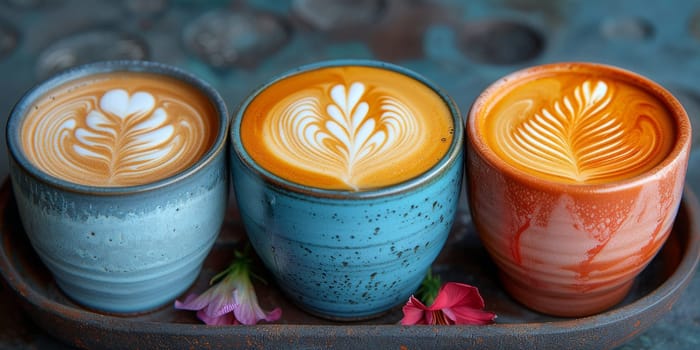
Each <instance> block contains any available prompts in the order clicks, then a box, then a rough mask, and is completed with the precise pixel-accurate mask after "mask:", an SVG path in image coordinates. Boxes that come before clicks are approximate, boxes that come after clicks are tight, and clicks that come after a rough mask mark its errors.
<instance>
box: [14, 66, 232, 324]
mask: <svg viewBox="0 0 700 350" xmlns="http://www.w3.org/2000/svg"><path fill="white" fill-rule="evenodd" d="M112 71H136V72H140V71H147V72H154V73H157V74H164V75H168V76H172V77H176V78H177V79H182V80H183V81H185V82H188V83H190V84H193V85H194V86H196V87H197V88H198V89H200V90H201V91H202V92H203V93H204V94H206V95H207V96H209V97H210V98H211V101H212V103H213V104H214V106H215V108H216V110H217V113H218V118H219V119H218V120H219V122H220V128H219V131H218V134H217V136H216V140H215V142H214V146H213V147H212V148H211V149H209V150H208V151H207V152H206V153H205V154H204V156H203V157H202V158H201V159H200V160H199V161H197V162H196V163H195V164H194V165H193V166H191V167H189V168H187V169H185V170H183V171H181V172H180V173H178V174H176V175H174V176H170V177H167V178H165V179H163V180H159V181H156V182H153V183H148V184H144V185H138V186H128V187H95V186H86V185H77V184H74V183H70V182H67V181H64V180H61V179H58V178H55V177H52V176H50V175H47V174H46V173H44V172H42V171H40V170H39V169H38V168H36V167H35V166H33V165H32V164H31V163H30V162H28V160H27V159H26V158H25V157H24V156H23V154H22V152H21V146H20V144H19V137H20V131H19V130H20V126H21V120H22V118H23V115H24V114H25V111H26V110H27V108H31V106H32V101H33V100H34V99H36V98H37V96H40V95H42V94H43V93H44V92H45V91H47V90H49V89H51V88H52V87H54V86H57V85H59V84H61V83H62V82H65V81H68V80H71V79H76V78H80V77H84V76H86V75H90V74H93V73H96V72H112ZM227 135H228V115H227V111H226V107H225V105H224V102H223V100H222V99H221V97H220V96H219V95H218V93H217V92H216V91H214V90H213V89H212V88H211V87H209V86H208V85H206V84H205V83H204V82H202V81H201V80H199V79H197V78H195V77H193V76H191V75H189V74H187V73H185V72H183V71H181V70H179V69H176V68H173V67H169V66H166V65H163V64H158V63H151V62H142V61H114V62H100V63H95V64H90V65H86V66H82V67H78V68H75V69H72V70H70V71H67V72H65V73H63V74H60V75H58V76H56V77H54V78H52V79H50V80H48V81H46V82H44V83H42V84H41V85H39V86H37V87H36V88H34V89H32V90H30V91H29V92H28V93H27V94H26V95H25V96H24V97H23V98H22V99H21V100H20V101H19V102H18V103H17V105H16V106H15V108H14V110H13V112H12V115H11V116H10V119H9V122H8V125H7V142H8V147H9V150H10V176H11V180H12V187H13V191H14V194H15V197H16V201H17V206H18V209H19V214H20V218H21V221H22V225H23V227H24V230H25V231H26V232H27V235H28V237H29V239H30V241H31V244H32V246H33V247H34V249H35V250H36V252H37V253H38V255H39V257H40V258H41V259H42V261H43V262H44V264H45V265H46V266H47V267H48V268H49V270H50V271H51V272H52V274H53V275H54V278H55V279H56V283H57V284H58V285H59V286H60V288H61V289H62V290H63V291H64V292H65V293H66V294H67V295H68V296H69V297H70V298H72V299H73V300H74V301H76V302H78V303H79V304H81V305H83V306H86V307H88V308H91V309H95V310H98V311H103V312H110V313H137V312H144V311H147V310H151V309H154V308H156V307H159V306H162V305H164V304H166V303H169V302H171V301H172V300H173V299H174V298H175V297H177V296H178V295H180V294H181V293H183V292H184V291H185V290H186V289H187V288H188V287H189V286H190V285H191V284H192V282H193V281H194V280H195V279H196V277H197V275H198V273H199V271H200V269H201V266H202V262H203V260H204V258H205V257H206V256H207V254H208V252H209V251H210V249H211V247H212V245H213V243H214V241H215V239H216V237H217V235H218V233H219V230H220V227H221V225H222V223H223V218H224V212H225V207H226V203H227V197H228V183H229V180H228V166H227V156H226V147H225V146H226V140H227Z"/></svg>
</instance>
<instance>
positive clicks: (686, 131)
mask: <svg viewBox="0 0 700 350" xmlns="http://www.w3.org/2000/svg"><path fill="white" fill-rule="evenodd" d="M467 132H468V134H467V135H468V138H467V141H466V143H467V154H468V157H467V160H466V163H467V164H466V168H467V177H468V194H469V204H470V208H471V213H472V217H473V221H474V224H475V226H476V229H477V231H478V233H479V235H480V237H481V240H482V242H483V243H484V246H485V247H486V249H487V250H488V252H489V254H490V256H491V257H492V258H493V260H494V262H495V263H496V265H497V266H498V268H499V271H500V276H501V281H502V283H503V286H504V287H505V289H506V290H507V291H508V292H509V293H510V295H511V296H513V297H514V298H515V299H517V300H518V301H520V302H521V303H522V304H524V305H526V306H528V307H530V308H532V309H534V310H537V311H540V312H543V313H547V314H551V315H557V316H568V317H578V316H585V315H590V314H594V313H598V312H600V311H603V310H606V309H608V308H610V307H612V306H614V305H615V304H616V303H618V302H619V301H620V300H622V299H623V298H624V297H625V295H626V294H627V293H628V291H629V289H630V287H631V286H632V283H633V281H634V278H635V277H636V276H637V275H638V274H639V273H640V272H641V271H642V270H643V269H644V267H645V266H646V265H647V264H648V263H649V262H650V260H651V259H652V258H653V257H654V255H655V254H656V253H657V252H658V251H659V249H660V248H661V246H662V245H663V243H664V242H665V240H666V238H667V237H668V235H669V232H670V230H671V226H672V224H673V221H674V218H675V215H676V212H677V210H678V206H679V204H680V200H681V193H682V190H683V184H684V181H685V173H686V167H687V163H688V155H689V152H690V144H691V128H690V121H689V120H688V116H687V114H686V112H685V110H684V109H683V107H682V106H681V104H680V103H679V102H678V101H677V100H676V99H675V98H674V97H673V96H672V95H671V94H670V93H669V92H668V91H666V90H665V89H664V88H662V87H661V86H659V85H658V84H656V83H654V82H653V81H651V80H649V79H647V78H645V77H642V76H640V75H637V74H635V73H632V72H629V71H626V70H623V69H619V68H615V67H611V66H606V65H600V64H593V63H555V64H548V65H543V66H537V67H532V68H528V69H524V70H521V71H518V72H515V73H512V74H510V75H508V76H506V77H504V78H502V79H500V80H498V81H497V82H495V83H494V84H493V85H491V86H490V87H488V88H487V89H486V90H485V91H484V92H483V93H482V94H481V95H480V96H479V97H478V98H477V99H476V101H475V102H474V104H473V105H472V108H471V110H470V111H469V114H468V120H467Z"/></svg>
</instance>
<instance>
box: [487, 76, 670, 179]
mask: <svg viewBox="0 0 700 350" xmlns="http://www.w3.org/2000/svg"><path fill="white" fill-rule="evenodd" d="M536 103H537V102H536V101H534V100H532V99H523V100H519V101H517V102H515V103H513V105H512V106H510V107H508V108H507V109H505V110H504V111H503V113H504V117H502V118H499V121H498V122H497V123H496V124H495V125H494V128H493V130H494V133H496V135H495V136H496V137H495V139H496V140H497V142H498V144H499V148H500V149H502V152H503V156H504V157H505V158H507V159H508V160H509V161H510V162H513V163H514V165H516V166H517V167H520V168H524V169H527V170H528V171H536V172H538V173H541V174H545V175H547V176H551V177H554V178H557V179H560V180H564V181H569V182H574V183H595V182H604V181H610V180H613V179H619V178H624V177H628V176H631V174H632V175H633V174H637V173H640V172H642V171H644V170H645V169H648V168H650V167H652V166H654V165H655V164H657V163H658V162H659V161H660V159H662V158H663V156H664V155H665V152H667V149H666V148H667V146H666V143H667V142H669V141H668V140H664V135H665V133H668V130H666V131H665V130H664V129H668V127H667V126H665V125H662V122H661V121H659V119H658V118H656V117H654V115H655V114H657V115H658V114H659V113H658V111H656V110H655V108H654V107H653V106H651V105H650V104H648V103H646V102H645V101H643V100H642V99H641V98H639V96H637V95H634V94H628V95H625V96H621V95H616V91H615V90H614V89H613V85H612V84H609V83H606V82H605V81H603V80H585V81H583V82H581V83H580V84H579V85H577V86H576V87H575V88H574V89H573V92H572V93H571V94H569V95H563V96H561V97H560V98H559V99H556V100H555V101H553V103H552V102H550V103H545V105H544V106H542V107H534V106H537V105H536Z"/></svg>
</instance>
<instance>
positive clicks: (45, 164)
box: [24, 88, 208, 186]
mask: <svg viewBox="0 0 700 350" xmlns="http://www.w3.org/2000/svg"><path fill="white" fill-rule="evenodd" d="M200 114H201V113H200V112H199V111H197V110H196V109H194V108H193V107H191V106H190V105H188V104H187V103H185V102H183V101H180V100H178V99H176V98H171V97H167V96H157V95H154V94H152V93H150V92H146V91H136V92H134V93H132V94H129V92H127V91H126V90H124V89H120V88H114V89H111V90H107V91H106V92H104V93H103V94H101V96H100V95H93V94H86V95H81V96H78V97H76V98H70V99H68V100H67V101H66V102H65V103H61V104H58V105H57V106H55V107H53V108H52V109H49V110H48V111H47V112H46V113H45V114H42V116H41V118H36V120H38V121H36V122H35V123H36V125H35V126H34V127H33V135H34V137H33V138H32V141H31V143H30V144H25V146H24V148H25V152H26V153H27V154H28V155H29V156H30V158H32V159H33V162H35V163H36V164H37V166H39V167H40V168H42V169H44V170H45V171H47V172H49V173H51V174H53V175H55V176H57V177H60V178H63V179H65V180H68V181H72V182H76V183H81V184H86V185H97V186H129V185H137V184H142V183H144V182H148V181H154V180H157V179H162V178H165V177H167V176H170V175H173V174H174V173H176V172H178V171H179V170H181V169H183V168H185V167H187V166H189V165H191V164H193V163H194V162H195V161H196V160H197V159H198V158H199V157H200V156H201V155H202V154H203V149H202V148H203V146H202V145H207V144H208V141H207V138H208V136H207V132H206V131H205V130H206V129H207V126H206V125H204V122H203V121H202V119H203V118H202V116H201V115H200ZM205 147H208V146H205Z"/></svg>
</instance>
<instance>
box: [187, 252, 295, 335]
mask: <svg viewBox="0 0 700 350" xmlns="http://www.w3.org/2000/svg"><path fill="white" fill-rule="evenodd" d="M217 281H218V282H217ZM215 282H216V284H214V285H213V286H212V287H210V288H209V289H207V290H206V291H205V292H204V293H202V294H201V295H199V296H198V295H196V294H190V295H188V296H187V297H186V298H185V300H184V301H182V302H181V301H179V300H176V301H175V308H176V309H182V310H192V311H197V317H198V318H199V319H200V320H202V322H204V323H206V324H208V325H226V324H246V325H252V324H256V323H258V321H261V320H265V321H268V322H270V321H277V320H279V319H280V317H281V316H282V310H281V309H280V308H275V309H274V310H272V311H270V312H265V311H263V310H262V308H260V305H259V304H258V297H257V296H256V295H255V289H254V288H253V283H252V282H251V280H250V259H248V258H247V257H246V256H245V255H244V254H240V253H238V252H237V253H236V258H235V259H234V261H233V263H231V265H230V266H229V267H228V268H227V269H226V270H224V271H222V272H220V273H219V274H217V275H216V276H214V277H213V278H212V279H211V281H210V284H213V283H215Z"/></svg>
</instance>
